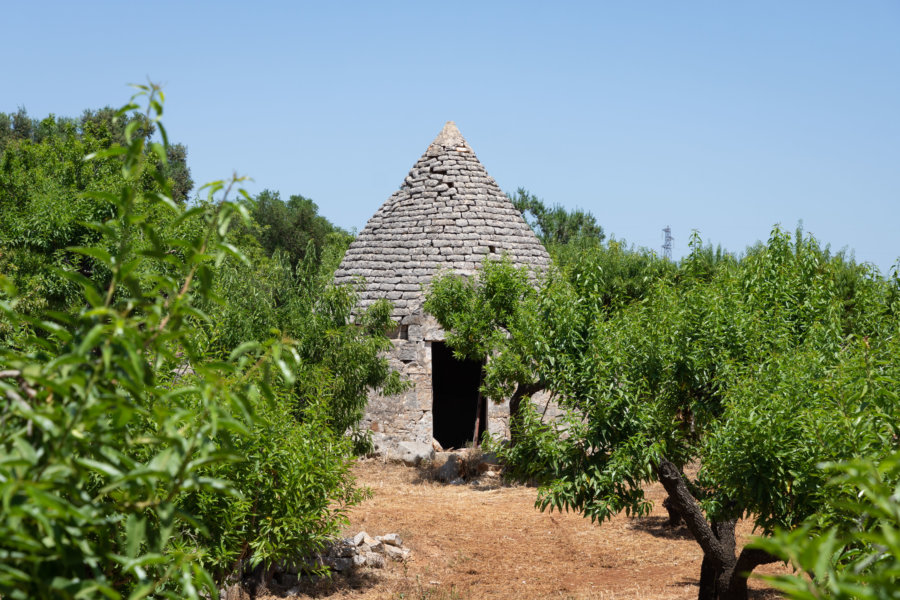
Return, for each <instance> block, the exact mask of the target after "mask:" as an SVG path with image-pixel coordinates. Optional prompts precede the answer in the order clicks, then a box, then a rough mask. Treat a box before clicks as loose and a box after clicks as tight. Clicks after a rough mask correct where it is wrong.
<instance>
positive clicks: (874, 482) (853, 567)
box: [756, 399, 900, 600]
mask: <svg viewBox="0 0 900 600" xmlns="http://www.w3.org/2000/svg"><path fill="white" fill-rule="evenodd" d="M895 401H896V399H895ZM824 467H825V470H826V471H827V472H831V473H833V474H834V475H833V477H832V479H831V481H830V483H829V486H830V489H831V491H832V493H833V495H834V496H835V500H832V503H833V504H834V508H835V509H838V510H839V511H840V512H841V513H842V514H843V516H844V518H843V519H840V521H839V522H838V523H833V524H832V525H830V526H825V527H823V526H822V524H821V522H819V521H821V519H820V518H813V519H810V520H809V521H807V522H806V523H804V524H803V525H802V526H801V527H798V528H797V529H795V530H793V531H786V530H779V531H778V532H776V534H775V535H774V536H773V537H772V538H763V539H760V540H758V541H757V542H756V545H757V546H758V547H759V548H762V549H764V550H766V551H768V552H771V553H772V554H775V555H777V556H779V557H780V558H782V559H784V560H785V561H787V562H789V563H790V564H791V565H792V566H793V567H794V568H795V569H798V570H799V571H800V573H798V574H795V575H778V576H766V577H765V579H767V580H768V581H769V582H770V583H771V584H772V585H773V586H775V587H776V588H777V589H779V590H781V591H782V592H784V593H785V594H787V596H788V597H789V598H797V599H799V600H819V599H822V598H835V599H840V600H844V599H846V600H850V599H860V600H886V599H888V598H898V597H900V586H898V580H900V453H894V454H892V455H890V456H888V457H885V458H884V459H882V460H881V461H878V462H876V461H872V460H869V459H857V460H854V461H850V462H846V463H839V464H834V463H832V464H826V465H824Z"/></svg>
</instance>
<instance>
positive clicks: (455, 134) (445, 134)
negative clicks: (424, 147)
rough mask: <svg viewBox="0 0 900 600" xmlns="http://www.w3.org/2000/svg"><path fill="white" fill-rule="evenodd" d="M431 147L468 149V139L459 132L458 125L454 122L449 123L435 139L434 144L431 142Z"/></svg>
mask: <svg viewBox="0 0 900 600" xmlns="http://www.w3.org/2000/svg"><path fill="white" fill-rule="evenodd" d="M431 145H432V146H442V147H444V148H457V147H459V146H466V147H468V144H467V143H466V139H465V138H464V137H463V136H462V134H461V133H460V132H459V129H457V127H456V123H454V122H453V121H447V123H446V124H445V125H444V128H443V129H441V132H440V133H439V134H438V136H437V137H436V138H434V141H433V142H431Z"/></svg>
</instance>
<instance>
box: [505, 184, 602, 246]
mask: <svg viewBox="0 0 900 600" xmlns="http://www.w3.org/2000/svg"><path fill="white" fill-rule="evenodd" d="M507 195H508V196H509V199H510V200H512V203H513V205H514V206H515V207H516V208H517V209H519V211H521V213H522V216H523V217H524V218H525V221H526V222H527V223H528V224H529V225H531V228H532V229H533V230H534V232H535V233H536V234H537V236H538V237H539V238H540V239H541V242H543V243H544V245H545V246H553V245H559V244H569V243H572V242H575V241H579V242H582V243H599V242H602V241H603V240H604V239H605V237H606V235H605V234H604V233H603V227H601V226H600V224H599V223H597V219H596V218H595V217H594V215H592V214H591V213H589V212H586V211H584V210H582V209H580V208H577V209H575V210H571V211H569V210H566V209H565V208H564V207H563V206H562V205H560V204H555V205H553V206H552V207H550V208H548V207H547V206H546V205H545V204H544V201H543V200H541V199H539V198H538V197H537V196H535V195H534V194H532V193H530V192H528V190H526V189H524V188H519V189H517V190H516V193H515V194H507Z"/></svg>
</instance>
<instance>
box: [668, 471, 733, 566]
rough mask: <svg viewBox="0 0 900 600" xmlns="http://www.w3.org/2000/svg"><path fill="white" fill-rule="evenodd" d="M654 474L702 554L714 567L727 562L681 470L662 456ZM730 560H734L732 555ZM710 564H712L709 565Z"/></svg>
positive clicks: (724, 551) (724, 553)
mask: <svg viewBox="0 0 900 600" xmlns="http://www.w3.org/2000/svg"><path fill="white" fill-rule="evenodd" d="M656 474H657V476H658V477H659V481H660V483H662V484H663V487H664V488H666V493H668V494H669V497H670V498H671V499H672V503H673V504H674V505H675V508H676V509H677V510H678V512H679V514H681V518H682V519H684V523H685V525H687V528H688V529H689V530H690V532H691V533H692V534H693V536H694V539H695V540H697V543H698V544H700V548H702V549H703V554H704V556H707V557H709V559H710V561H711V562H712V563H713V565H714V566H715V567H717V568H718V567H721V566H722V565H725V564H727V563H728V562H729V559H728V556H727V553H726V549H725V547H724V546H723V545H722V543H721V542H720V541H719V539H718V538H717V537H716V534H715V533H714V532H713V530H712V527H710V525H709V523H708V522H707V521H706V517H705V516H704V515H703V510H702V509H701V508H700V505H699V504H698V503H697V500H696V499H695V498H694V496H692V495H691V492H690V490H688V488H687V485H685V483H684V478H683V477H682V476H681V471H680V470H679V469H678V467H676V466H675V465H674V464H672V462H671V461H669V460H667V459H665V458H663V459H662V460H660V462H659V466H658V467H657V468H656ZM731 560H734V558H733V555H732V558H731ZM711 566H712V565H711Z"/></svg>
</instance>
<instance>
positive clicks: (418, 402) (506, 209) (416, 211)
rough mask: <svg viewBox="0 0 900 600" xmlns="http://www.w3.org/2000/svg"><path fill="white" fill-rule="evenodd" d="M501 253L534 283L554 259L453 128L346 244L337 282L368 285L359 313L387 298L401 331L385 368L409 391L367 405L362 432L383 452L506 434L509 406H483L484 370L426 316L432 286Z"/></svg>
mask: <svg viewBox="0 0 900 600" xmlns="http://www.w3.org/2000/svg"><path fill="white" fill-rule="evenodd" d="M503 254H506V255H507V256H509V258H510V259H511V260H512V262H513V263H514V264H515V265H516V266H521V265H525V266H527V267H529V268H530V269H532V270H533V271H534V272H535V273H536V274H539V273H540V272H543V271H544V270H546V268H547V267H548V265H549V263H550V257H549V255H548V254H547V251H546V250H545V249H544V247H543V245H542V244H541V242H540V241H539V240H538V238H537V236H535V234H534V232H533V231H532V230H531V228H530V227H529V226H528V224H527V223H526V222H525V220H524V219H523V218H522V216H521V214H520V213H519V211H518V210H516V208H515V207H514V206H513V204H512V202H510V200H509V198H508V197H507V196H506V194H504V193H503V191H502V190H501V189H500V187H499V186H498V185H497V183H496V182H495V181H494V179H493V178H492V177H491V176H490V175H488V173H487V171H485V168H484V167H483V166H482V165H481V162H479V160H478V158H477V157H476V156H475V153H474V152H473V151H472V149H471V148H470V147H469V144H468V143H467V142H466V140H465V139H464V138H463V137H462V135H461V134H460V132H459V130H458V129H457V128H456V125H455V124H454V123H453V122H452V121H450V122H448V123H447V124H446V125H445V126H444V129H443V130H442V131H441V133H440V134H439V135H438V136H437V138H436V139H435V140H434V141H433V142H432V143H431V145H430V146H428V149H427V150H426V151H425V154H423V155H422V157H421V158H420V159H419V160H418V162H416V164H415V165H414V166H413V168H412V169H411V170H410V172H409V175H407V177H406V179H405V180H404V181H403V183H402V185H401V186H400V189H399V190H397V191H396V192H394V194H393V195H392V196H391V197H390V198H388V200H387V202H385V203H384V204H383V205H382V206H381V208H379V209H378V211H377V212H376V213H375V215H374V216H373V217H372V218H371V219H369V222H368V223H366V226H365V228H364V229H363V230H362V232H360V234H359V236H358V237H357V238H356V240H355V241H354V242H353V243H352V244H351V245H350V248H349V249H348V250H347V254H346V256H345V257H344V259H343V261H342V262H341V265H340V267H339V268H338V270H337V272H336V273H335V282H336V283H339V284H341V283H352V282H354V281H358V280H359V278H364V279H365V287H364V288H363V289H362V292H361V294H360V307H362V308H364V307H367V306H369V305H371V304H372V303H374V302H375V301H376V300H378V299H381V298H387V299H388V300H390V301H391V303H393V307H394V309H393V313H392V317H393V318H394V320H395V321H396V323H397V328H396V331H395V333H394V335H393V337H394V339H393V344H394V347H393V350H392V351H391V352H390V356H389V360H390V361H391V366H392V367H393V368H395V369H396V370H398V371H399V372H400V373H401V374H403V375H404V376H405V377H406V378H408V379H409V380H411V381H412V382H413V383H414V387H413V388H412V389H410V390H409V391H408V392H406V393H404V394H401V395H400V396H395V397H382V396H378V395H376V396H373V397H370V399H369V405H368V408H367V412H366V416H365V419H364V425H365V426H367V427H368V428H369V429H370V430H371V431H372V432H373V440H374V442H375V446H376V449H377V450H378V451H379V452H382V453H385V454H388V455H404V454H406V455H409V454H410V453H413V454H426V455H427V453H428V452H430V449H431V447H432V445H433V440H436V441H437V442H438V443H439V444H440V445H441V446H442V447H443V448H445V449H447V448H462V447H465V445H466V444H467V443H471V442H472V440H473V438H475V437H476V428H477V435H478V437H480V435H481V433H482V432H483V431H484V430H485V429H487V430H489V431H490V432H492V433H502V434H504V435H508V421H509V406H508V403H504V404H502V405H496V404H493V403H491V402H486V401H483V400H482V399H481V398H480V395H479V393H478V388H479V387H480V379H481V363H479V362H477V361H458V360H456V359H455V358H454V357H453V354H452V351H451V350H450V349H449V348H448V347H447V346H446V345H445V344H444V332H443V330H441V328H440V326H439V325H438V324H437V321H436V320H435V319H434V317H432V316H430V315H427V314H425V313H424V312H423V311H422V304H423V302H424V300H425V294H426V291H427V288H428V285H429V283H430V282H431V280H432V278H433V277H434V276H435V275H437V274H439V273H444V272H447V271H454V272H456V273H459V274H462V275H471V274H472V273H474V272H475V270H476V269H477V268H478V267H479V266H480V264H481V261H482V260H483V259H484V258H485V256H487V255H496V256H498V257H499V256H501V255H503Z"/></svg>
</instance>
